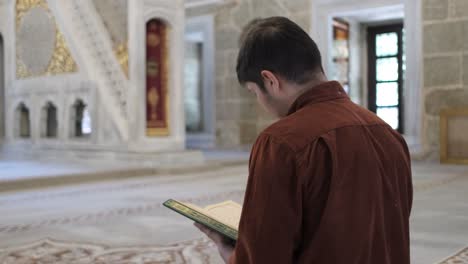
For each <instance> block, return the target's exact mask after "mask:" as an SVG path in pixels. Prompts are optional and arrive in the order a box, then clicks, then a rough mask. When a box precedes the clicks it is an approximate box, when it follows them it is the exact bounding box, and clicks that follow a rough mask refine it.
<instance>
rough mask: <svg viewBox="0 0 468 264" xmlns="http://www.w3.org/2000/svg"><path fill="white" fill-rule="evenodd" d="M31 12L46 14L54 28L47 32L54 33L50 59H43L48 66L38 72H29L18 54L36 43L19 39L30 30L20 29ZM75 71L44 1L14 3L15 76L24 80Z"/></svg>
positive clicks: (76, 68) (74, 65) (67, 49)
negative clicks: (46, 61)
mask: <svg viewBox="0 0 468 264" xmlns="http://www.w3.org/2000/svg"><path fill="white" fill-rule="evenodd" d="M32 10H33V11H36V13H37V11H38V10H39V11H40V12H42V13H44V12H46V14H47V16H48V17H49V19H50V20H51V21H52V23H53V26H54V27H55V28H54V31H48V32H55V33H54V34H55V42H54V43H53V47H52V48H53V50H52V53H51V57H50V59H49V58H48V57H45V58H46V59H47V60H48V64H47V66H46V67H44V70H42V68H41V70H40V71H39V72H36V71H31V70H30V67H31V65H28V63H27V62H25V61H24V58H22V57H21V54H20V52H19V51H21V50H29V49H31V47H29V46H28V45H35V44H36V43H25V41H23V39H21V37H25V35H24V34H25V32H26V33H28V32H30V31H31V30H30V29H27V28H26V30H24V31H21V30H22V27H23V26H25V25H23V23H24V18H25V17H26V16H28V14H30V13H34V12H31V11H32ZM26 26H27V25H26ZM20 36H21V37H20ZM26 37H27V36H26ZM33 48H34V49H35V50H36V49H37V48H36V47H33ZM38 52H41V50H40V49H39V51H38ZM45 53H47V52H45ZM43 58H44V57H43ZM77 70H78V67H77V64H76V62H75V60H74V59H73V57H72V55H71V53H70V50H69V48H68V46H67V44H66V41H65V38H64V36H63V35H62V33H61V32H60V30H58V28H57V25H56V23H55V19H54V18H53V15H52V13H51V11H50V10H49V7H48V5H47V2H46V1H45V0H17V1H16V76H17V78H18V79H24V78H29V77H37V76H46V75H57V74H63V73H72V72H76V71H77Z"/></svg>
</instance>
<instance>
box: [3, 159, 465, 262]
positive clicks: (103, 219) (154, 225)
mask: <svg viewBox="0 0 468 264" xmlns="http://www.w3.org/2000/svg"><path fill="white" fill-rule="evenodd" d="M413 167H414V185H415V196H414V207H413V212H412V219H411V224H412V226H411V240H412V263H415V264H428V263H440V262H442V260H444V259H445V258H447V257H449V256H451V255H453V254H455V253H457V252H458V251H460V250H461V249H463V248H465V247H467V246H468V167H463V166H440V165H430V164H424V163H415V164H414V166H413ZM246 179H247V165H246V164H245V163H244V164H237V165H236V164H232V165H229V166H227V165H226V166H215V167H213V168H212V169H206V168H205V169H203V170H199V171H198V170H193V171H185V172H184V173H170V172H168V173H158V174H156V175H146V177H136V178H129V179H126V180H123V179H120V180H114V181H108V182H91V183H82V184H79V185H76V184H75V185H62V186H56V187H47V186H44V187H42V188H36V189H32V190H16V191H10V192H0V238H1V239H0V263H35V262H31V261H32V260H34V261H37V263H220V259H219V257H218V256H217V254H216V251H215V249H214V248H213V245H212V244H211V243H209V241H207V240H206V239H204V238H203V236H202V235H201V233H199V232H198V231H197V230H196V229H195V228H194V227H193V226H192V223H191V222H190V221H188V220H186V219H185V218H183V217H180V216H178V215H177V214H175V213H173V212H171V211H169V210H167V209H166V208H164V207H163V206H162V205H161V204H162V202H164V201H165V200H166V199H169V198H174V199H180V200H184V201H190V202H192V203H196V204H200V205H206V204H210V203H216V202H219V201H223V200H227V199H231V200H234V201H237V202H242V197H243V193H244V188H245V183H246ZM28 261H29V262H28ZM40 261H42V262H40ZM447 263H449V262H447ZM450 263H452V262H450ZM453 263H468V259H466V262H453Z"/></svg>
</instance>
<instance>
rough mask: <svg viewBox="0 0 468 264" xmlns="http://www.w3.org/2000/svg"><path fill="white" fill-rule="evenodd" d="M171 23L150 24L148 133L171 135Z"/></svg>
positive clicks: (147, 29) (147, 84)
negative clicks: (169, 93) (169, 41)
mask: <svg viewBox="0 0 468 264" xmlns="http://www.w3.org/2000/svg"><path fill="white" fill-rule="evenodd" d="M168 32H169V28H168V26H167V24H166V23H165V22H164V21H163V20H161V19H157V18H154V19H151V20H149V21H148V22H147V23H146V92H145V94H146V96H145V104H146V136H148V137H157V136H169V113H168V110H169V102H168V100H169V98H168V92H169V91H168V89H169V83H168V81H169V78H168V76H169V69H168V60H169V45H168V36H169V35H168Z"/></svg>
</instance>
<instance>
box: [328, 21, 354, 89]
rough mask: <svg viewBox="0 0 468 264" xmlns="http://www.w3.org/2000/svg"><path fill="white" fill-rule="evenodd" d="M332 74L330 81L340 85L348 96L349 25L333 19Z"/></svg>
mask: <svg viewBox="0 0 468 264" xmlns="http://www.w3.org/2000/svg"><path fill="white" fill-rule="evenodd" d="M332 56H333V72H332V79H333V80H337V81H338V82H340V83H341V85H342V86H343V88H344V90H345V91H346V92H347V93H348V94H349V90H350V89H349V24H348V23H347V22H345V21H343V20H341V19H338V18H334V19H333V50H332Z"/></svg>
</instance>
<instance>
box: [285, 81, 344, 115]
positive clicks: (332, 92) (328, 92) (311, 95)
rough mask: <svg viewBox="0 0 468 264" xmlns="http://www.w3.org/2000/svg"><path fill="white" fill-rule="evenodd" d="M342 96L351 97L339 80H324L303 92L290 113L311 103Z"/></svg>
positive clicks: (290, 109)
mask: <svg viewBox="0 0 468 264" xmlns="http://www.w3.org/2000/svg"><path fill="white" fill-rule="evenodd" d="M341 98H349V97H348V95H347V94H346V92H345V91H344V89H343V87H342V86H341V84H340V83H339V82H337V81H330V82H324V83H321V84H319V85H317V86H314V87H313V88H311V89H309V90H307V91H306V92H304V93H303V94H301V95H300V96H299V97H298V98H297V99H296V101H294V103H293V104H292V105H291V107H290V108H289V112H288V115H290V114H292V113H294V112H296V111H298V110H299V109H301V108H303V107H305V106H307V105H309V104H316V103H320V102H324V101H330V100H335V99H341Z"/></svg>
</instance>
